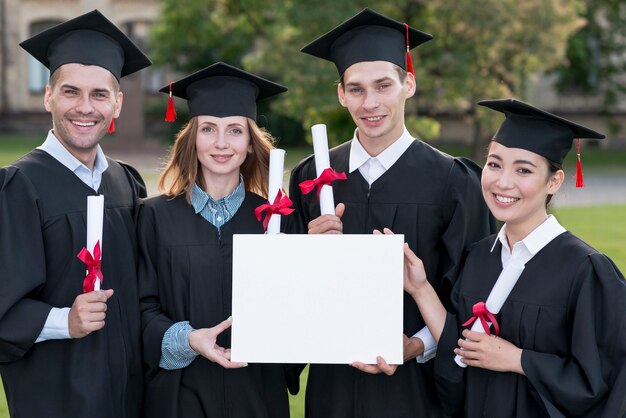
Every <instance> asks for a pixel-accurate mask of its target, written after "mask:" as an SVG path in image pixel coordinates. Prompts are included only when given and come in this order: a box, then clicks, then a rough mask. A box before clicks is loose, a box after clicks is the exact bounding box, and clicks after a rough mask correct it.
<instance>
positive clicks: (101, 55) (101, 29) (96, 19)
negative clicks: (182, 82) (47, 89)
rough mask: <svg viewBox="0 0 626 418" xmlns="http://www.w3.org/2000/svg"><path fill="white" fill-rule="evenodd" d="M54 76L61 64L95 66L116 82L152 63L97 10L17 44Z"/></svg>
mask: <svg viewBox="0 0 626 418" xmlns="http://www.w3.org/2000/svg"><path fill="white" fill-rule="evenodd" d="M20 46H21V47H22V48H24V49H25V50H26V51H27V52H28V53H29V54H31V55H32V56H33V57H35V58H36V59H37V60H38V61H39V62H41V63H42V64H43V65H45V66H46V67H47V68H49V69H50V73H51V74H52V73H54V71H55V70H57V69H58V68H59V67H60V66H62V65H63V64H69V63H78V64H84V65H97V66H99V67H102V68H104V69H106V70H108V71H110V72H111V73H112V74H113V75H114V76H115V78H117V79H118V80H119V79H120V78H121V77H124V76H126V75H128V74H132V73H134V72H135V71H139V70H141V69H142V68H145V67H148V66H149V65H151V64H152V62H151V61H150V60H149V59H148V57H147V56H145V55H144V53H143V52H141V50H140V49H139V48H137V46H135V44H134V43H133V42H132V41H131V40H130V39H129V38H128V37H127V36H126V35H124V33H123V32H122V31H120V30H119V29H118V28H117V27H116V26H115V25H114V24H113V23H111V21H109V20H108V19H107V18H106V17H104V15H103V14H102V13H100V12H99V11H98V10H94V11H92V12H89V13H86V14H84V15H81V16H78V17H76V18H74V19H71V20H68V21H67V22H64V23H61V24H59V25H56V26H54V27H52V28H50V29H47V30H45V31H43V32H41V33H39V34H38V35H35V36H33V37H32V38H30V39H27V40H25V41H24V42H22V43H20Z"/></svg>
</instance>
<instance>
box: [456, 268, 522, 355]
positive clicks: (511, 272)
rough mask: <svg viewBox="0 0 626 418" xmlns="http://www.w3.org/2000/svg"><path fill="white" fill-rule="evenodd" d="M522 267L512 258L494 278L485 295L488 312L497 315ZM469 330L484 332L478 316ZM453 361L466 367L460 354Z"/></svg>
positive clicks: (520, 273)
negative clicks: (494, 280) (491, 286)
mask: <svg viewBox="0 0 626 418" xmlns="http://www.w3.org/2000/svg"><path fill="white" fill-rule="evenodd" d="M524 267H525V266H524V264H522V263H521V262H520V261H518V260H516V259H515V258H512V259H511V260H510V261H509V264H507V266H506V268H504V269H503V270H502V272H500V275H499V276H498V280H496V283H495V284H494V285H493V288H492V289H491V292H489V297H487V302H485V305H486V307H487V310H488V311H489V312H491V313H492V314H494V315H497V314H498V313H499V312H500V309H502V305H504V302H506V300H507V298H508V297H509V294H510V293H511V290H513V287H514V286H515V283H517V280H518V279H519V276H521V275H522V272H523V271H524ZM471 330H472V331H476V332H482V333H485V330H484V329H483V325H482V323H481V322H480V319H478V318H477V319H476V320H475V321H474V323H473V324H472V328H471ZM454 361H455V362H456V364H458V365H459V366H461V367H467V364H465V363H462V362H461V356H459V355H458V354H457V355H456V356H455V357H454Z"/></svg>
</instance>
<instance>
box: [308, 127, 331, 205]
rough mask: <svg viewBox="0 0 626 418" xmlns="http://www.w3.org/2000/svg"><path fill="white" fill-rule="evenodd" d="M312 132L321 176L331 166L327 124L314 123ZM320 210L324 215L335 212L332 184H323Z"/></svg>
mask: <svg viewBox="0 0 626 418" xmlns="http://www.w3.org/2000/svg"><path fill="white" fill-rule="evenodd" d="M311 134H312V136H313V153H314V154H315V169H316V171H317V177H319V176H320V175H321V174H322V171H324V170H325V169H327V168H329V167H330V157H329V156H328V137H327V136H326V125H324V124H317V125H313V126H312V127H311ZM320 212H321V214H322V215H334V214H335V199H334V198H333V188H332V187H331V186H322V189H321V190H320Z"/></svg>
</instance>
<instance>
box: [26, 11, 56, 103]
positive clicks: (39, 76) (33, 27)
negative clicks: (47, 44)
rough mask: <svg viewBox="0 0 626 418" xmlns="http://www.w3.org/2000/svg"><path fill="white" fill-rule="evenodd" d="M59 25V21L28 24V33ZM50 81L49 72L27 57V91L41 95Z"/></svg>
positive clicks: (33, 59) (31, 34)
mask: <svg viewBox="0 0 626 418" xmlns="http://www.w3.org/2000/svg"><path fill="white" fill-rule="evenodd" d="M59 23H61V21H59V20H41V21H38V22H33V23H31V24H30V27H29V29H28V32H29V34H30V36H34V35H37V34H38V33H40V32H42V31H44V30H46V29H49V28H51V27H52V26H55V25H58V24H59ZM49 79H50V71H49V70H48V69H47V68H46V67H45V66H44V65H43V64H42V63H40V62H39V61H37V60H36V59H35V58H33V57H32V56H30V55H29V56H28V91H29V92H31V93H35V94H39V93H43V92H44V90H45V89H46V84H48V80H49Z"/></svg>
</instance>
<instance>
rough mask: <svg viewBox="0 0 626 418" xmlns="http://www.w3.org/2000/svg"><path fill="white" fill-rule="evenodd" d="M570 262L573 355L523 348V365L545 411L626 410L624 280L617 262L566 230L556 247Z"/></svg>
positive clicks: (611, 414) (612, 413) (571, 413)
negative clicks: (558, 247)
mask: <svg viewBox="0 0 626 418" xmlns="http://www.w3.org/2000/svg"><path fill="white" fill-rule="evenodd" d="M559 253H560V254H562V257H559V258H558V260H563V261H562V263H566V264H568V265H571V266H572V270H573V271H575V275H574V276H573V277H572V278H571V288H570V289H569V302H568V312H569V317H570V321H571V324H567V325H568V330H570V332H571V337H570V338H571V352H572V356H571V357H567V358H563V357H562V356H559V355H555V354H552V353H542V352H537V351H532V350H526V349H525V350H524V351H523V352H522V368H523V369H524V372H525V374H526V377H527V379H528V381H529V382H530V383H531V385H532V386H533V387H534V388H535V389H536V390H537V392H538V393H539V396H540V397H541V400H542V402H543V404H544V406H545V408H546V410H547V411H548V413H549V414H551V415H554V414H565V415H568V416H574V415H579V416H602V417H622V416H624V415H625V414H626V313H625V312H626V311H624V306H626V282H625V281H624V276H623V275H622V273H621V272H620V271H619V270H618V269H617V267H616V266H615V264H614V263H613V262H612V261H611V260H610V259H609V258H608V257H606V256H605V255H604V254H601V253H599V252H597V251H596V250H595V249H593V248H592V247H590V246H589V245H588V244H586V243H585V242H583V241H582V240H580V239H578V238H577V237H575V236H573V235H571V234H569V233H566V234H564V243H563V244H562V248H561V249H559Z"/></svg>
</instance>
